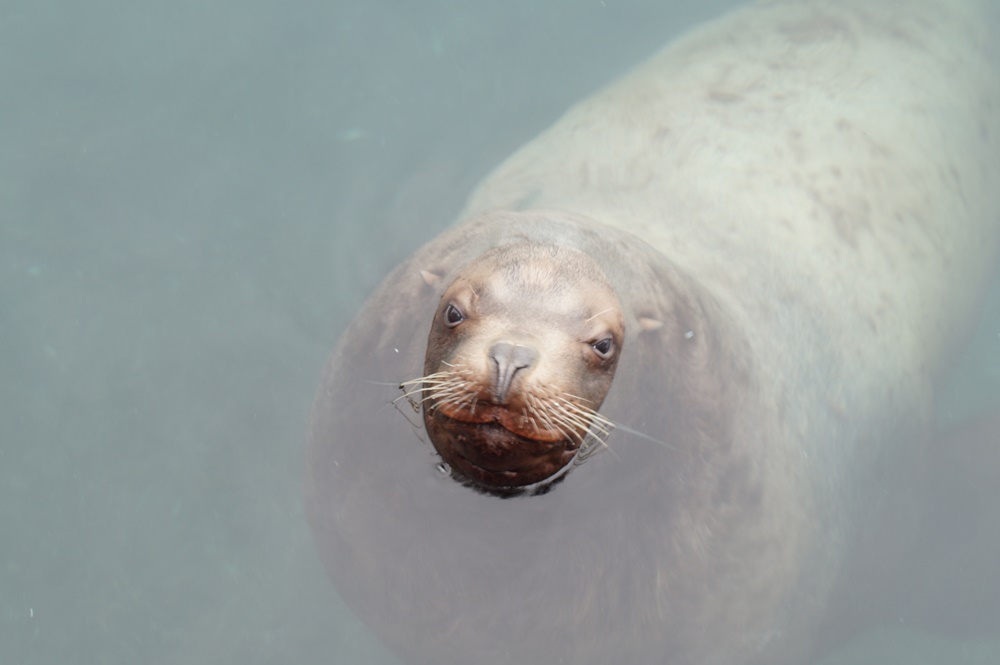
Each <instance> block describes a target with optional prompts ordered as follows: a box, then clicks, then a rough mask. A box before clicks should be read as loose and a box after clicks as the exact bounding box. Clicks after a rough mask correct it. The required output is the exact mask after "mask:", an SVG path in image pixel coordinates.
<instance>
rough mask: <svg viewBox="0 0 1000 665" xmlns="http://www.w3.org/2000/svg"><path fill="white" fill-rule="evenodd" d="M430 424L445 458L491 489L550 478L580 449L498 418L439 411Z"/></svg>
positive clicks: (571, 442)
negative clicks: (530, 433)
mask: <svg viewBox="0 0 1000 665" xmlns="http://www.w3.org/2000/svg"><path fill="white" fill-rule="evenodd" d="M428 425H429V426H430V427H431V428H432V430H434V431H433V432H432V436H431V438H432V440H433V442H434V446H435V448H436V449H437V451H438V453H439V454H440V455H441V457H442V458H443V459H444V461H445V462H447V463H448V464H449V465H451V466H452V468H453V469H455V470H457V471H459V473H461V474H462V475H463V476H465V477H467V478H468V479H469V480H471V481H473V482H475V483H477V484H481V485H485V486H487V487H498V488H505V487H523V486H526V485H532V484H535V483H538V482H541V481H543V480H546V479H547V478H549V477H551V476H553V475H555V474H557V473H558V472H559V471H560V470H561V469H563V468H564V467H565V466H566V465H567V464H569V463H570V462H571V461H572V460H573V458H574V457H575V455H576V453H577V450H578V449H579V447H580V446H579V443H577V442H575V441H572V440H568V439H559V440H556V441H552V440H550V439H549V438H545V439H535V438H531V437H528V436H525V435H523V434H520V433H517V432H513V431H511V430H509V429H507V428H506V427H505V426H504V425H503V424H501V423H500V422H497V421H487V422H469V421H464V420H458V419H455V418H451V417H449V416H447V415H445V414H443V413H441V412H440V411H437V412H435V413H434V414H433V416H432V418H430V419H429V422H428Z"/></svg>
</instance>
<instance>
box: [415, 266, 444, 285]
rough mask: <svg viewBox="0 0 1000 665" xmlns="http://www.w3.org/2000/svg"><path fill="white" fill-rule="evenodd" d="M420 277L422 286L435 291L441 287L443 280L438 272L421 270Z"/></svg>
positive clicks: (442, 276)
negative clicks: (422, 280) (424, 285)
mask: <svg viewBox="0 0 1000 665" xmlns="http://www.w3.org/2000/svg"><path fill="white" fill-rule="evenodd" d="M420 276H421V277H422V278H423V279H424V284H426V285H427V286H429V287H431V288H432V289H434V290H437V289H439V288H440V287H441V280H442V279H443V278H444V275H442V274H441V273H440V272H432V271H430V270H421V271H420Z"/></svg>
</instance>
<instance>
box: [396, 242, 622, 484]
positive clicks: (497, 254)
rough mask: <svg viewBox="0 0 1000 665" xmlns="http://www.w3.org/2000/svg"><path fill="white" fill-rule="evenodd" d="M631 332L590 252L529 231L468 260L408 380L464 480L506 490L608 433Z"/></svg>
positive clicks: (551, 475)
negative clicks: (608, 409)
mask: <svg viewBox="0 0 1000 665" xmlns="http://www.w3.org/2000/svg"><path fill="white" fill-rule="evenodd" d="M624 339H625V326H624V319H623V315H622V310H621V304H620V303H619V301H618V298H617V296H616V295H615V293H614V290H613V289H612V287H611V286H610V284H608V281H607V278H606V277H605V275H604V273H603V272H602V271H601V269H600V267H599V266H598V265H597V263H596V262H595V261H594V260H593V259H592V258H590V257H589V256H587V254H585V253H584V252H581V251H579V250H576V249H570V248H566V247H560V246H558V245H554V244H544V243H538V242H534V241H531V240H528V239H526V238H522V239H518V240H517V241H515V242H511V243H509V244H506V245H504V246H502V247H500V248H496V249H491V250H489V251H487V252H485V253H484V254H483V255H482V256H480V257H477V258H476V259H475V260H473V261H471V262H470V263H469V264H467V265H465V266H463V267H462V269H461V270H460V271H459V273H458V275H457V276H456V277H455V278H454V279H453V281H452V282H451V284H450V285H449V286H448V287H447V289H446V290H445V292H444V295H443V296H442V297H441V300H440V302H439V304H438V307H437V310H436V314H435V316H434V319H433V321H432V323H431V328H430V333H429V335H428V339H427V351H426V355H425V359H424V376H423V377H420V378H418V379H414V380H412V381H407V382H405V385H407V386H412V387H413V390H412V391H411V394H413V393H420V394H421V395H422V396H421V402H422V404H423V418H424V424H425V426H426V428H427V433H428V435H429V437H430V439H431V441H432V442H433V444H434V447H435V449H436V450H437V451H438V453H439V454H440V455H441V457H442V459H443V460H444V462H446V463H447V464H448V465H450V467H451V469H452V470H453V472H454V473H455V475H456V478H458V479H460V480H463V481H465V482H468V483H469V484H471V485H473V486H476V487H478V488H480V489H483V490H484V491H492V492H494V493H500V494H508V493H509V492H510V491H511V490H513V489H515V488H524V487H527V486H531V485H536V484H539V483H543V484H546V483H547V481H551V480H553V479H555V478H557V477H559V476H560V475H561V474H562V473H563V472H565V471H567V470H568V469H569V468H570V465H571V463H572V462H573V461H574V460H577V459H578V458H579V459H583V458H585V457H586V455H587V453H588V452H589V451H590V450H591V448H592V446H594V445H599V444H600V443H601V442H603V440H604V438H606V437H607V436H608V434H609V433H610V428H611V423H610V421H608V420H607V418H605V417H604V416H602V415H601V414H600V413H599V411H598V409H600V407H601V404H602V403H603V401H604V398H605V397H606V395H607V393H608V390H609V388H610V387H611V384H612V380H613V378H614V375H615V369H616V368H617V366H618V358H619V357H620V354H621V351H622V346H623V341H624ZM540 488H541V487H538V488H536V489H540Z"/></svg>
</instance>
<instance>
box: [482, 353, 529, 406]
mask: <svg viewBox="0 0 1000 665" xmlns="http://www.w3.org/2000/svg"><path fill="white" fill-rule="evenodd" d="M537 359H538V351H536V350H535V349H534V348H532V347H530V346H520V345H516V344H510V343H509V342H497V343H496V344H494V345H493V346H492V347H490V361H491V362H492V363H493V366H494V367H495V368H496V370H495V373H494V376H493V399H494V400H495V401H496V403H497V404H503V403H504V402H506V401H507V393H508V392H510V386H511V384H513V383H514V375H515V374H517V373H518V372H519V371H521V370H522V369H527V368H528V367H531V366H532V365H533V364H534V363H535V361H536V360H537Z"/></svg>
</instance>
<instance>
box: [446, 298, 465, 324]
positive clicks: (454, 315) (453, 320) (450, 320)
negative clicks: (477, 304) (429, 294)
mask: <svg viewBox="0 0 1000 665" xmlns="http://www.w3.org/2000/svg"><path fill="white" fill-rule="evenodd" d="M462 321H465V315H464V314H462V312H461V311H459V309H458V308H457V307H455V306H454V305H452V304H451V303H448V306H447V307H445V308H444V324H445V325H446V326H448V327H449V328H454V327H455V326H457V325H458V324H459V323H461V322H462Z"/></svg>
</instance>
